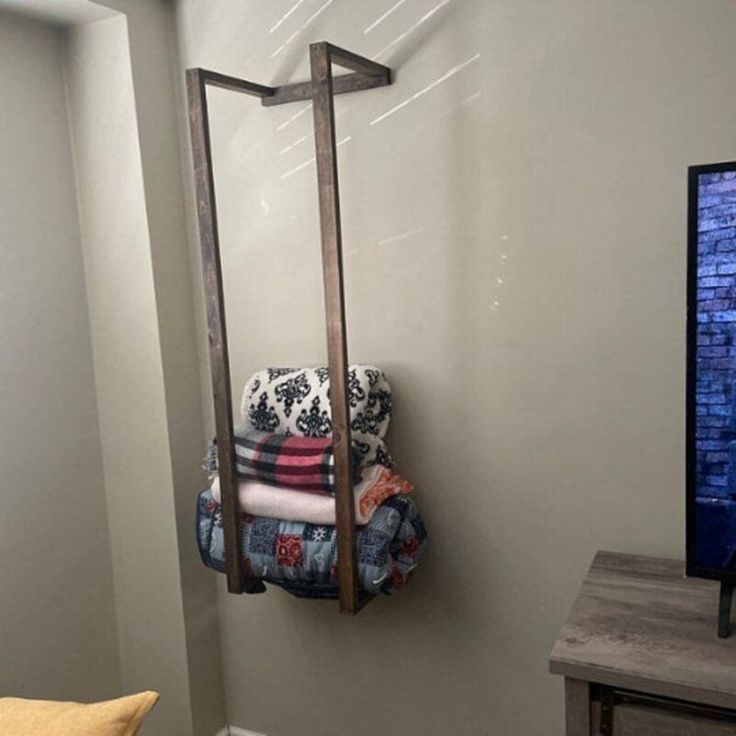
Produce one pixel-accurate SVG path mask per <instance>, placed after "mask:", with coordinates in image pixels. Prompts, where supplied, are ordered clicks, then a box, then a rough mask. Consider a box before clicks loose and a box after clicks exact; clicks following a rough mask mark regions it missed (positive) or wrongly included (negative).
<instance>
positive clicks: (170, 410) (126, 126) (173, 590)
mask: <svg viewBox="0 0 736 736" xmlns="http://www.w3.org/2000/svg"><path fill="white" fill-rule="evenodd" d="M105 5H109V6H110V7H113V8H115V9H117V10H120V11H121V12H122V13H123V15H120V16H119V17H117V18H114V19H111V20H103V21H98V22H96V23H92V24H87V25H84V26H79V27H75V28H74V29H72V30H71V31H70V33H69V39H68V41H69V45H68V57H67V63H68V68H67V71H68V75H67V76H68V87H69V105H70V110H71V120H72V132H73V139H74V153H75V163H76V172H77V181H78V186H79V201H80V212H81V221H82V233H83V245H84V253H85V268H86V279H87V289H88V294H89V302H90V310H91V327H92V342H93V346H94V356H95V375H96V379H97V398H98V407H99V416H100V427H101V435H102V448H103V457H104V466H105V482H106V491H107V503H108V512H109V519H110V528H111V544H112V551H113V565H114V569H115V583H116V587H115V594H116V603H117V613H118V620H119V628H120V652H121V662H122V674H123V684H124V686H125V688H126V689H128V690H138V689H143V688H152V689H156V690H159V691H161V694H162V698H161V702H160V703H159V705H158V706H157V708H156V710H155V711H154V713H153V714H152V716H151V719H150V723H149V724H148V726H147V727H148V729H149V730H150V732H151V733H156V734H161V736H163V735H164V734H171V735H172V736H183V735H184V734H197V735H199V734H201V735H202V736H210V735H211V734H213V733H214V732H215V731H216V730H218V729H220V728H221V727H222V726H223V724H224V722H225V714H224V701H223V691H222V674H221V663H220V643H219V631H218V626H217V617H216V605H215V597H214V583H213V580H212V578H211V576H209V575H207V574H206V572H205V571H204V570H203V569H202V566H201V563H200V561H199V559H198V555H197V552H196V543H195V539H194V531H193V530H194V498H195V494H196V491H197V489H198V488H199V487H201V485H202V483H203V473H202V470H201V467H200V464H201V455H202V419H201V407H200V405H199V401H198V397H199V388H198V386H199V376H198V368H197V361H196V353H195V342H194V339H193V335H194V333H193V329H192V324H193V310H192V302H191V299H192V297H191V279H190V275H189V268H188V260H187V248H186V239H185V237H184V235H183V233H184V222H183V217H182V213H183V202H182V193H181V170H180V161H179V146H178V139H177V135H178V128H177V118H176V112H175V109H176V108H175V97H174V87H173V77H172V68H171V62H172V57H173V51H174V48H173V43H172V41H173V37H172V33H171V31H172V29H171V17H170V14H169V11H168V9H167V7H166V5H165V4H162V3H150V2H133V1H129V0H121V1H120V2H117V1H111V2H106V3H105Z"/></svg>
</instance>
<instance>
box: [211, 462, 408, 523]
mask: <svg viewBox="0 0 736 736" xmlns="http://www.w3.org/2000/svg"><path fill="white" fill-rule="evenodd" d="M411 491H412V486H411V484H409V483H407V482H406V481H405V480H404V479H403V478H401V477H400V476H398V475H397V474H396V473H394V472H392V471H391V470H389V469H388V468H385V467H383V466H382V465H372V466H370V467H369V468H367V469H366V470H365V471H363V477H362V479H361V481H360V482H359V483H356V484H355V486H354V487H353V492H354V494H355V523H356V524H358V525H361V526H362V525H363V524H367V523H368V522H369V521H370V520H371V517H372V516H373V512H374V511H375V510H376V509H377V508H378V507H379V506H380V505H381V504H382V503H383V502H384V501H385V500H386V499H387V498H390V497H391V496H395V495H396V494H398V493H411ZM212 496H213V498H214V499H215V501H216V502H217V503H220V478H219V476H215V478H214V480H213V481H212ZM238 497H239V499H240V509H241V511H243V512H244V513H246V514H251V515H252V516H265V517H268V518H270V519H283V520H285V521H302V522H305V523H308V524H330V525H332V524H335V523H336V522H335V497H334V496H328V495H323V494H316V493H310V492H308V491H307V492H305V491H296V490H293V489H291V488H278V487H276V486H272V485H268V484H267V483H262V482H260V481H252V480H241V481H238Z"/></svg>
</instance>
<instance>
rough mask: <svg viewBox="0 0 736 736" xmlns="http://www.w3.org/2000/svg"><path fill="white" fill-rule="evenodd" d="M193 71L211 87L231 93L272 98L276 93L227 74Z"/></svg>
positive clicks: (273, 90) (263, 86) (271, 89)
mask: <svg viewBox="0 0 736 736" xmlns="http://www.w3.org/2000/svg"><path fill="white" fill-rule="evenodd" d="M191 71H197V72H199V77H200V79H201V80H202V81H203V82H204V83H205V84H206V85H209V86H210V87H219V88H220V89H228V90H230V91H231V92H243V93H244V94H247V95H253V96H254V97H264V98H267V97H271V96H272V95H273V94H274V92H275V91H276V90H275V89H274V88H273V87H267V86H266V85H265V84H256V83H255V82H249V81H248V80H247V79H238V78H237V77H229V76H228V75H227V74H220V73H219V72H213V71H210V70H209V69H196V70H191Z"/></svg>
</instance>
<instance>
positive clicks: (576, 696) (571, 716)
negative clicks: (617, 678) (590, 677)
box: [565, 677, 591, 736]
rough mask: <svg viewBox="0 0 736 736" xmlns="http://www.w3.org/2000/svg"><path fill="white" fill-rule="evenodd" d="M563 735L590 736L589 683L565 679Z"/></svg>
mask: <svg viewBox="0 0 736 736" xmlns="http://www.w3.org/2000/svg"><path fill="white" fill-rule="evenodd" d="M565 734H566V736H590V734H591V730H590V683H588V682H585V681H583V680H573V679H571V678H570V677H566V678H565Z"/></svg>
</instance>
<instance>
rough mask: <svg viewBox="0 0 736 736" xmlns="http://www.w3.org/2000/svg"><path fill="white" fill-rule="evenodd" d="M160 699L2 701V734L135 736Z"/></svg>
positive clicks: (150, 695) (149, 695)
mask: <svg viewBox="0 0 736 736" xmlns="http://www.w3.org/2000/svg"><path fill="white" fill-rule="evenodd" d="M158 698H159V695H158V693H154V692H145V693H138V694H137V695H128V696H127V697H125V698H118V699H117V700H108V701H106V702H104V703H90V704H86V703H57V702H55V701H53V700H24V699H22V698H0V734H2V736H41V735H42V734H43V735H44V736H134V734H137V733H138V730H139V729H140V727H141V724H142V723H143V719H144V718H145V717H146V714H147V713H148V712H149V711H150V710H151V708H153V706H154V705H156V703H157V702H158Z"/></svg>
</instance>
